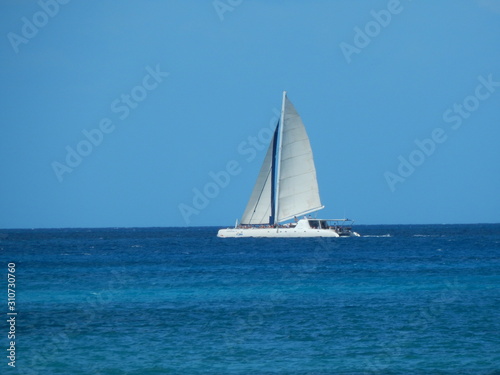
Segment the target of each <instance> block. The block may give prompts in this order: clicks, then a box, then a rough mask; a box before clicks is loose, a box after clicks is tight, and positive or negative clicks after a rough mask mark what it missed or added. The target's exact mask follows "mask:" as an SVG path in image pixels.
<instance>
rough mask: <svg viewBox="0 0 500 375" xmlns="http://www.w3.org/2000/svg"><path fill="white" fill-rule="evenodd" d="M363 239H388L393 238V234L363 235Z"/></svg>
mask: <svg viewBox="0 0 500 375" xmlns="http://www.w3.org/2000/svg"><path fill="white" fill-rule="evenodd" d="M363 237H374V238H387V237H392V235H391V234H389V233H387V234H366V235H363Z"/></svg>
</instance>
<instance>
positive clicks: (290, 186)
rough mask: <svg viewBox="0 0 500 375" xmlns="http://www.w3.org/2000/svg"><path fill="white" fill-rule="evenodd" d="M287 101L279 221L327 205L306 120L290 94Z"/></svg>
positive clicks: (285, 101) (282, 140) (279, 191)
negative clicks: (305, 125) (319, 187)
mask: <svg viewBox="0 0 500 375" xmlns="http://www.w3.org/2000/svg"><path fill="white" fill-rule="evenodd" d="M283 100H284V105H283V107H284V109H283V116H282V119H283V127H282V130H281V132H282V133H281V150H280V155H279V161H278V162H279V164H280V167H279V176H278V178H279V182H278V194H277V199H278V214H277V220H276V221H277V222H281V221H285V220H289V219H292V218H293V217H294V216H298V215H304V214H307V213H309V212H313V211H317V210H320V209H322V208H323V206H322V205H321V201H320V198H319V189H318V180H317V178H316V168H315V167H314V160H313V154H312V150H311V144H310V143H309V137H308V136H307V133H306V129H305V127H304V123H303V122H302V119H301V118H300V116H299V114H298V113H297V111H296V110H295V108H294V106H293V104H292V103H291V102H290V100H288V98H287V97H286V93H284V94H283Z"/></svg>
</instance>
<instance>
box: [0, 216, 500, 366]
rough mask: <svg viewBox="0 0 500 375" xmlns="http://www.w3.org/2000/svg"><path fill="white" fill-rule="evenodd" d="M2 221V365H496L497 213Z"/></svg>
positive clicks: (499, 306) (499, 349) (499, 347)
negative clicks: (40, 226)
mask: <svg viewBox="0 0 500 375" xmlns="http://www.w3.org/2000/svg"><path fill="white" fill-rule="evenodd" d="M356 230H357V231H359V232H360V233H362V234H363V235H365V237H362V238H331V239H278V238H275V239H243V238H239V239H218V238H216V237H215V235H216V231H217V228H189V229H184V228H145V229H143V228H141V229H58V230H1V231H0V267H1V268H2V272H1V273H2V274H4V275H6V274H7V265H8V263H9V262H13V263H15V265H16V272H15V275H16V312H17V313H18V315H17V316H16V339H15V341H16V362H15V365H16V367H15V368H11V367H9V366H8V364H7V363H8V362H9V360H8V359H7V358H6V356H5V353H7V354H8V350H6V349H8V348H9V344H8V341H10V340H8V339H7V332H8V330H9V328H8V327H9V326H8V323H7V322H6V320H7V312H8V311H7V278H6V277H3V278H2V282H1V285H2V289H3V290H4V291H3V292H0V296H3V297H0V306H2V307H0V314H2V317H3V318H2V319H1V321H2V323H1V324H0V342H1V344H2V348H1V349H2V352H3V353H4V355H2V356H1V357H2V358H3V359H1V360H0V373H2V374H43V375H51V374H64V375H69V374H95V375H98V374H103V375H104V374H110V375H111V374H112V375H119V374H120V375H121V374H130V375H132V374H137V375H139V374H351V375H352V374H500V339H499V337H500V314H499V313H500V272H499V271H500V267H499V265H500V264H499V263H500V225H497V224H495V225H415V226H357V227H356Z"/></svg>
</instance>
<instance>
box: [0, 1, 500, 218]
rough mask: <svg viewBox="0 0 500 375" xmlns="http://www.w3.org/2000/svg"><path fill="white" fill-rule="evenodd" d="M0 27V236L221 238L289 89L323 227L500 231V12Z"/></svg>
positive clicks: (72, 17)
mask: <svg viewBox="0 0 500 375" xmlns="http://www.w3.org/2000/svg"><path fill="white" fill-rule="evenodd" d="M0 8H1V11H0V19H1V22H0V25H1V26H0V27H1V29H2V30H1V35H2V43H0V61H1V64H2V69H1V70H0V76H1V80H2V85H1V87H0V90H1V91H0V92H1V106H2V108H1V112H0V126H1V128H0V176H1V177H0V178H1V183H0V227H2V228H40V227H122V226H123V227H133V226H185V225H191V226H204V225H222V226H223V225H229V224H232V223H234V221H235V219H236V218H238V217H240V216H241V214H242V213H243V210H244V208H245V205H246V203H247V200H248V198H249V196H250V193H251V190H252V188H253V184H254V182H255V179H256V177H257V174H258V171H259V168H260V164H261V162H262V160H263V158H264V154H265V149H266V148H267V145H265V146H264V145H263V144H264V143H265V142H264V141H265V140H266V137H265V135H266V134H267V133H266V131H265V130H263V129H265V128H268V127H269V126H270V124H275V123H276V120H277V115H276V111H277V109H279V108H280V104H281V93H282V91H283V90H287V92H288V96H289V98H290V100H291V101H292V102H293V103H294V105H295V107H296V108H297V110H298V112H299V113H300V114H301V116H302V119H303V121H304V123H305V125H306V128H307V131H308V134H309V137H310V140H311V145H312V148H313V152H314V156H315V161H316V167H317V173H318V181H319V188H320V193H321V198H322V203H323V204H324V205H325V206H326V208H325V209H324V210H323V211H320V212H319V213H318V216H320V217H324V218H332V217H343V216H344V215H347V216H348V217H352V218H354V219H356V221H357V223H359V224H389V223H395V224H398V223H401V224H409V223H416V224H418V223H477V222H500V199H499V194H498V190H499V186H500V154H499V149H500V147H499V141H500V106H499V104H500V48H499V45H500V44H499V43H500V1H498V0H467V1H460V0H453V1H451V0H448V1H447V0H443V1H423V0H421V1H416V0H413V1H410V0H401V1H397V0H390V1H347V0H345V1H331V0H328V1H327V0H323V1H321V0H318V1H307V2H306V1H298V0H297V1H293V0H289V1H273V0H265V1H264V0H261V1H259V0H254V1H250V0H243V1H239V0H221V1H181V0H178V1H168V0H163V1H159V0H149V1H127V0H123V1H120V2H117V1H106V0H104V1H77V0H72V1H68V0H64V1H63V0H59V1H56V0H41V1H39V2H34V1H33V2H31V1H22V2H20V1H13V0H6V1H2V3H1V5H0ZM259 136H260V138H259ZM221 171H223V172H221ZM214 176H219V177H214ZM214 178H215V180H217V179H218V180H217V181H215V180H214ZM217 182H218V185H214V184H216V183H217ZM198 192H199V193H198ZM199 194H203V195H204V198H200V197H199ZM206 195H208V196H206ZM193 199H194V202H193ZM180 207H184V208H186V207H191V208H192V210H188V211H189V213H188V214H186V211H184V214H183V213H182V212H181V210H180V209H179V208H180Z"/></svg>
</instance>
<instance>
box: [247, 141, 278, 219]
mask: <svg viewBox="0 0 500 375" xmlns="http://www.w3.org/2000/svg"><path fill="white" fill-rule="evenodd" d="M275 137H276V132H275V136H274V137H273V139H274V138H275ZM274 147H275V142H274V141H273V140H271V144H270V145H269V148H268V150H267V154H266V157H265V158H264V163H262V167H261V168H260V172H259V176H258V177H257V182H256V183H255V186H254V188H253V191H252V195H251V196H250V200H249V201H248V204H247V207H246V209H245V212H244V213H243V216H242V218H241V223H242V224H269V222H270V219H269V217H270V216H271V214H272V188H273V183H272V179H273V176H274V175H273V171H272V167H273V158H274V157H275V150H274Z"/></svg>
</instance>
